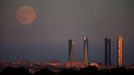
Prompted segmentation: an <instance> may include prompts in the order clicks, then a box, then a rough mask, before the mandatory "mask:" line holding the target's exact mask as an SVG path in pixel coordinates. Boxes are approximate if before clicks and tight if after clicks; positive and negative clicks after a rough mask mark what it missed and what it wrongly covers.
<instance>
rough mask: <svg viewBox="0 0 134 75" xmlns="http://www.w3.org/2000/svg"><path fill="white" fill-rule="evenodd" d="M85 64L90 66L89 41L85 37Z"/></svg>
mask: <svg viewBox="0 0 134 75" xmlns="http://www.w3.org/2000/svg"><path fill="white" fill-rule="evenodd" d="M84 63H85V65H88V39H87V37H84Z"/></svg>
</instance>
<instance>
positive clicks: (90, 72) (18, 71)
mask: <svg viewBox="0 0 134 75" xmlns="http://www.w3.org/2000/svg"><path fill="white" fill-rule="evenodd" d="M121 74H122V75H134V69H126V68H124V67H117V68H113V69H110V70H98V68H96V67H93V66H89V67H86V68H83V69H80V70H74V69H62V70H61V71H59V72H57V73H56V72H53V71H51V70H49V69H46V68H43V69H41V70H40V71H37V72H35V73H34V74H31V73H30V72H29V71H28V70H26V69H25V68H23V67H21V68H10V67H8V68H6V69H4V70H3V71H2V72H0V75H121Z"/></svg>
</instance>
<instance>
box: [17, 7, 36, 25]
mask: <svg viewBox="0 0 134 75" xmlns="http://www.w3.org/2000/svg"><path fill="white" fill-rule="evenodd" d="M35 18H36V11H35V10H34V8H32V7H31V6H29V5H24V6H21V7H20V8H18V9H17V12H16V20H17V22H18V23H20V24H24V25H29V24H32V23H33V22H34V20H35Z"/></svg>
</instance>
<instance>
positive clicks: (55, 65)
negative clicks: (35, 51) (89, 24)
mask: <svg viewBox="0 0 134 75" xmlns="http://www.w3.org/2000/svg"><path fill="white" fill-rule="evenodd" d="M104 41H105V53H104V54H105V55H104V61H105V64H98V63H95V62H94V63H89V61H88V49H89V48H88V38H87V37H84V38H83V57H84V58H83V61H82V62H79V61H75V60H74V50H75V47H74V46H75V41H74V40H73V39H70V40H68V61H66V62H65V63H64V64H61V63H60V62H59V61H58V60H53V61H50V62H38V63H34V64H31V63H29V62H28V61H27V60H19V61H0V71H1V70H2V69H3V68H5V67H14V68H16V67H21V66H23V67H25V68H26V69H28V71H29V72H31V73H35V72H36V71H39V70H40V69H42V68H44V67H45V68H48V69H50V70H54V71H57V70H60V69H62V68H74V69H80V68H85V67H87V66H95V67H97V68H98V69H104V68H107V69H109V68H114V67H117V66H119V67H122V66H124V65H123V63H122V60H123V58H122V52H123V51H122V48H123V37H122V36H119V38H118V40H117V65H112V64H111V63H112V62H111V39H109V38H105V40H104ZM127 66H128V65H127ZM129 67H131V66H129Z"/></svg>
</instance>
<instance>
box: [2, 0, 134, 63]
mask: <svg viewBox="0 0 134 75" xmlns="http://www.w3.org/2000/svg"><path fill="white" fill-rule="evenodd" d="M24 5H29V6H31V7H33V8H34V9H35V11H36V14H37V15H36V19H35V20H34V22H33V23H32V24H30V25H24V24H20V23H18V22H17V20H16V12H17V9H18V8H20V7H21V6H24ZM133 32H134V0H0V60H20V59H26V60H28V61H29V62H39V61H49V60H53V59H56V60H59V61H60V62H64V61H67V58H68V57H67V55H68V39H75V42H76V45H75V60H76V61H82V60H83V39H82V38H83V37H84V36H87V37H88V39H89V62H99V63H104V38H106V37H108V38H111V39H112V49H111V50H112V54H111V55H112V63H114V64H116V62H117V55H116V52H117V38H118V36H119V35H122V36H123V42H124V44H123V62H124V63H125V64H133V63H134V60H133V57H134V46H133V45H134V40H133V39H134V33H133Z"/></svg>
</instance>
